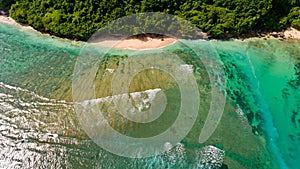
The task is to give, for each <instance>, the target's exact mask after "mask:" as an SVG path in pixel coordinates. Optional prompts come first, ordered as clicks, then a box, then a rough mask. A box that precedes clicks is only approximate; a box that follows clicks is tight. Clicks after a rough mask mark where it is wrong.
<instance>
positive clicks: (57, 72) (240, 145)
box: [0, 23, 300, 169]
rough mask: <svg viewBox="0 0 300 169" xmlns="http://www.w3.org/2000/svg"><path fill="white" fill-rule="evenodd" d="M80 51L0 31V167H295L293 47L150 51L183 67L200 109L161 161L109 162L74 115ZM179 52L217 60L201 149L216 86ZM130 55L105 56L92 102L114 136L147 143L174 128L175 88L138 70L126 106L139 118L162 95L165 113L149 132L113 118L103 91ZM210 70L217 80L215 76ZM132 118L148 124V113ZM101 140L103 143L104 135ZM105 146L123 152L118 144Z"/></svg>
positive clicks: (299, 99)
mask: <svg viewBox="0 0 300 169" xmlns="http://www.w3.org/2000/svg"><path fill="white" fill-rule="evenodd" d="M84 45H85V43H84V42H73V41H69V40H63V39H58V38H53V37H50V36H46V35H42V34H39V33H36V32H34V31H32V30H26V29H23V28H20V27H18V26H12V25H6V24H2V23H0V168H117V169H118V168H120V169H121V168H122V169H123V168H132V169H134V168H136V169H141V168H145V169H146V168H147V169H148V168H153V169H157V168H174V169H177V168H184V169H186V168H191V169H194V168H203V169H207V168H213V169H218V168H230V169H253V168H258V169H271V168H272V169H276V168H278V169H298V168H299V161H300V147H299V145H300V43H299V41H292V40H284V41H280V40H276V39H268V40H262V39H252V40H246V41H239V40H236V41H199V40H180V41H179V42H177V43H175V44H174V45H171V46H168V47H165V48H163V49H159V50H157V51H156V52H169V53H172V54H174V55H176V56H178V57H179V58H180V59H181V60H182V61H183V62H184V64H182V68H184V69H185V70H186V71H192V72H193V74H194V77H195V79H196V81H197V84H198V88H199V93H200V102H201V105H200V108H199V113H198V116H197V119H196V122H195V124H194V125H193V127H192V129H191V131H190V132H189V133H188V135H187V136H186V137H185V138H184V139H183V140H182V141H181V142H179V143H177V144H175V145H172V144H171V143H168V142H166V143H165V152H164V153H163V154H160V155H156V156H153V157H148V158H127V157H122V156H117V155H114V154H112V153H110V152H108V151H106V150H104V149H102V148H101V147H99V146H98V145H97V144H95V143H94V141H93V139H91V138H90V137H89V136H88V135H87V134H86V132H85V131H84V130H83V129H82V126H81V124H80V123H79V120H78V118H80V116H78V115H77V114H76V112H75V110H74V104H73V99H72V80H73V71H74V67H75V63H76V60H77V58H78V57H79V56H80V54H81V50H82V48H83V47H84ZM187 46H193V47H195V48H199V49H200V50H201V51H202V52H203V54H204V55H208V57H209V55H210V54H212V55H215V54H216V53H214V52H217V54H218V56H219V57H220V59H221V62H222V65H223V66H224V67H223V69H224V73H225V79H226V86H223V87H224V88H220V90H224V92H225V91H226V93H227V95H226V97H227V100H226V104H225V108H224V113H223V115H222V119H221V121H220V123H219V124H218V126H217V128H216V130H215V132H214V133H213V134H212V136H211V137H210V138H209V139H208V140H207V141H206V142H204V143H202V144H200V143H199V141H198V139H199V133H200V131H201V129H202V127H203V125H204V122H205V119H206V117H207V114H208V110H209V106H210V105H209V104H210V103H211V99H212V98H211V88H212V87H213V86H214V85H215V84H211V83H210V81H209V77H208V73H207V70H206V69H205V66H204V65H203V62H201V59H199V57H197V56H196V55H195V53H194V52H193V51H192V50H191V49H189V48H188V47H187ZM207 46H212V47H213V49H214V50H213V51H211V48H207ZM103 50H105V48H103ZM206 50H210V51H206ZM139 54H141V55H142V54H145V52H140V53H139V52H133V51H126V50H116V49H115V50H110V51H109V52H108V54H107V55H105V57H104V58H103V60H102V61H101V63H100V64H99V69H98V71H97V75H96V76H95V96H96V97H97V99H96V100H94V102H93V103H94V104H98V105H99V108H100V109H101V110H102V112H103V114H104V116H105V117H106V118H107V120H108V121H109V124H110V125H111V126H112V127H113V128H114V129H116V130H117V131H118V132H120V133H122V134H126V135H128V136H132V137H150V136H153V135H156V134H159V132H160V131H161V130H162V129H167V128H168V126H169V125H171V124H172V123H173V122H174V121H175V119H176V117H177V115H178V110H179V109H180V88H179V87H178V85H177V84H176V81H175V80H174V78H173V77H172V76H170V75H169V74H168V73H166V72H164V71H160V70H152V69H149V70H148V69H147V70H144V71H142V72H140V73H139V74H137V75H136V76H135V78H134V79H133V80H132V81H131V83H130V87H129V88H130V90H129V91H130V92H129V94H130V96H131V97H132V98H133V100H134V104H135V107H136V109H137V110H139V111H140V112H142V111H144V110H146V109H148V108H149V105H150V101H151V99H153V97H156V95H158V94H157V93H160V92H161V91H164V92H165V96H166V99H167V100H168V104H167V106H166V108H165V110H164V111H165V112H164V113H163V115H162V116H161V117H159V118H157V119H156V120H154V121H152V122H151V123H149V124H141V123H137V122H133V121H134V119H133V121H132V120H128V119H126V118H124V117H121V116H120V115H118V114H117V111H116V108H115V107H116V105H114V104H113V101H114V99H120V98H121V99H122V97H123V96H122V95H113V94H112V92H111V91H110V85H111V82H112V81H111V80H112V78H113V73H114V71H115V70H116V69H117V68H118V65H119V63H121V62H122V61H123V60H125V59H128V58H130V57H132V56H135V57H136V56H139ZM153 56H154V57H155V55H154V54H153ZM214 71H215V72H214V73H215V74H216V75H217V74H218V73H219V72H218V71H220V70H219V69H215V70H214ZM82 83H84V82H82ZM134 117H136V118H143V119H145V120H147V118H149V116H147V114H144V115H136V116H134ZM148 120H149V119H148ZM101 132H103V133H104V134H103V137H105V136H106V135H105V134H107V133H105V131H101ZM108 134H109V133H108ZM108 141H115V142H116V144H122V143H121V141H122V140H108ZM153 144H155V143H153ZM172 147H173V148H172Z"/></svg>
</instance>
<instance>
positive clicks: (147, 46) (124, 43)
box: [94, 37, 177, 50]
mask: <svg viewBox="0 0 300 169" xmlns="http://www.w3.org/2000/svg"><path fill="white" fill-rule="evenodd" d="M176 42H177V39H176V38H171V37H164V38H150V37H147V38H146V39H145V40H140V39H124V40H121V41H120V42H118V41H116V40H104V41H101V42H97V43H94V44H96V45H99V46H103V47H113V48H116V49H129V50H151V49H158V48H163V47H165V46H168V45H172V44H174V43H176Z"/></svg>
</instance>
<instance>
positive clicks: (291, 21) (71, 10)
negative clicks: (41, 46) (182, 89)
mask: <svg viewBox="0 0 300 169" xmlns="http://www.w3.org/2000/svg"><path fill="white" fill-rule="evenodd" d="M12 2H14V1H12V0H0V4H2V5H1V6H4V5H5V6H8V5H10V4H11V3H12ZM1 6H0V7H1ZM149 11H152V12H156V11H161V12H165V13H169V14H175V15H179V16H180V17H183V18H185V19H187V20H188V21H191V22H192V23H193V24H195V25H196V26H198V27H199V28H200V29H201V30H203V31H204V32H207V33H208V34H209V35H211V36H212V37H215V38H223V37H229V36H239V35H240V34H242V33H248V32H249V31H252V30H280V29H282V28H285V27H288V26H290V25H292V26H300V0H187V1H185V2H184V1H181V0H141V1H140V0H139V1H138V0H83V1H82V0H16V2H14V4H13V5H12V6H11V8H10V16H11V17H12V18H14V19H16V20H17V21H19V22H22V23H27V24H29V25H32V26H33V27H34V28H36V29H39V30H42V31H46V32H49V33H52V34H55V35H58V36H62V37H68V38H77V39H81V40H86V39H88V38H89V37H90V36H91V34H93V33H94V32H95V31H96V30H98V29H99V28H101V27H102V26H104V25H105V24H107V23H108V22H110V21H113V20H115V19H117V18H119V17H122V16H125V15H129V14H132V13H139V12H149Z"/></svg>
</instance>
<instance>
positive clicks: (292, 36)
mask: <svg viewBox="0 0 300 169" xmlns="http://www.w3.org/2000/svg"><path fill="white" fill-rule="evenodd" d="M0 22H1V23H6V24H10V25H15V26H19V27H21V28H23V29H28V30H32V31H35V32H37V33H39V34H42V35H45V36H51V37H53V38H58V39H61V40H63V41H72V42H75V43H80V42H84V41H79V40H74V39H68V38H61V37H58V36H54V35H50V34H49V33H43V32H40V31H38V30H36V29H34V28H33V27H31V26H29V25H24V24H20V23H18V22H16V21H15V20H14V19H13V18H11V17H9V16H6V15H0ZM251 39H264V40H267V39H279V40H300V30H297V29H295V28H293V27H290V28H288V29H286V30H284V31H281V32H266V33H256V32H251V33H250V34H249V35H246V36H242V38H240V37H238V38H229V39H223V40H222V39H209V40H212V41H218V40H222V41H231V40H238V41H245V40H251ZM176 42H177V39H176V38H173V37H161V36H158V37H153V36H147V35H146V36H145V37H142V38H139V37H137V36H135V37H129V38H126V39H123V40H121V41H118V40H104V41H101V42H95V43H94V44H96V45H100V46H103V47H112V46H113V48H116V49H125V50H151V49H159V48H163V47H166V46H169V45H172V44H174V43H176Z"/></svg>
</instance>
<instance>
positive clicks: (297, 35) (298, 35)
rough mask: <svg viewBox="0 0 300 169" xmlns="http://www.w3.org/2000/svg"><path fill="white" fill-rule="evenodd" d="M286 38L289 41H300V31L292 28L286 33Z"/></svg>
mask: <svg viewBox="0 0 300 169" xmlns="http://www.w3.org/2000/svg"><path fill="white" fill-rule="evenodd" d="M284 36H285V38H287V39H300V31H299V30H297V29H295V28H292V27H290V28H288V29H287V30H286V31H284Z"/></svg>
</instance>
